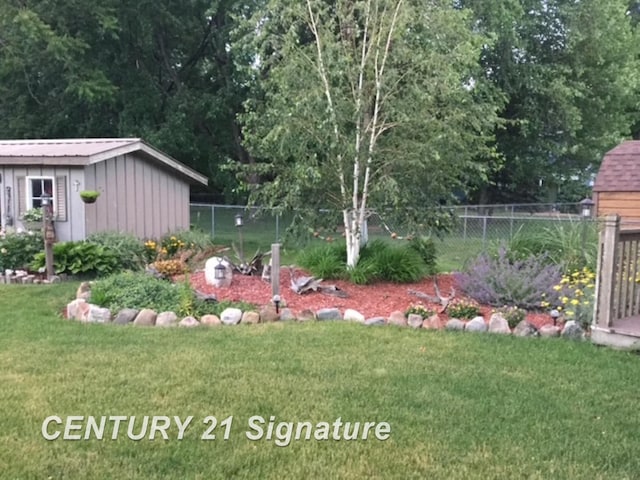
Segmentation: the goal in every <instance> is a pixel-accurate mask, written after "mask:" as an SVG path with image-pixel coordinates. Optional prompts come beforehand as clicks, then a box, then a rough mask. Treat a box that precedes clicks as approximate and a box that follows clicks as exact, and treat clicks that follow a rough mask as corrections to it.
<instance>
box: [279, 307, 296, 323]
mask: <svg viewBox="0 0 640 480" xmlns="http://www.w3.org/2000/svg"><path fill="white" fill-rule="evenodd" d="M295 319H296V315H295V313H293V310H291V309H290V308H283V309H282V310H280V320H282V321H285V322H286V321H288V320H295Z"/></svg>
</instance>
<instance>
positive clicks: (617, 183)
mask: <svg viewBox="0 0 640 480" xmlns="http://www.w3.org/2000/svg"><path fill="white" fill-rule="evenodd" d="M593 191H594V192H639V191H640V140H629V141H626V142H622V143H621V144H620V145H618V146H617V147H615V148H614V149H612V150H609V151H608V152H607V153H606V154H605V155H604V158H603V159H602V163H601V164H600V170H599V171H598V175H596V181H595V183H594V185H593Z"/></svg>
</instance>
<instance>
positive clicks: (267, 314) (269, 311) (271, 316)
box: [260, 306, 280, 323]
mask: <svg viewBox="0 0 640 480" xmlns="http://www.w3.org/2000/svg"><path fill="white" fill-rule="evenodd" d="M278 320H280V314H279V313H276V309H275V308H274V307H272V306H266V307H262V308H261V309H260V321H261V322H262V323H271V322H277V321H278Z"/></svg>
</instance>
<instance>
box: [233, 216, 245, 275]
mask: <svg viewBox="0 0 640 480" xmlns="http://www.w3.org/2000/svg"><path fill="white" fill-rule="evenodd" d="M234 218H235V222H236V227H238V239H239V240H240V261H241V262H242V263H244V254H243V248H242V226H243V225H244V221H243V219H242V214H241V213H238V214H237V215H236V216H235V217H234Z"/></svg>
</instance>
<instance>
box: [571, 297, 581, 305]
mask: <svg viewBox="0 0 640 480" xmlns="http://www.w3.org/2000/svg"><path fill="white" fill-rule="evenodd" d="M579 304H580V301H579V300H578V299H577V298H574V299H573V300H571V305H579Z"/></svg>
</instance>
